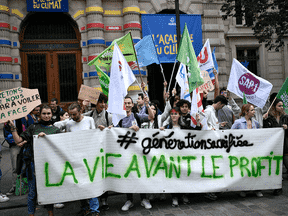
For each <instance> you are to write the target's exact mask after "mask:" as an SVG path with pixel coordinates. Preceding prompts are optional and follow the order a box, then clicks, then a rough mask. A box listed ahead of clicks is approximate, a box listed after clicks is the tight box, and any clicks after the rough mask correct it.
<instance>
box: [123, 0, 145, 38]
mask: <svg viewBox="0 0 288 216" xmlns="http://www.w3.org/2000/svg"><path fill="white" fill-rule="evenodd" d="M123 18H124V26H123V30H124V31H125V34H127V33H128V32H129V31H131V33H132V37H133V42H134V43H137V42H138V41H139V40H140V39H141V30H142V28H141V24H140V23H141V22H140V7H139V3H138V0H124V1H123Z"/></svg>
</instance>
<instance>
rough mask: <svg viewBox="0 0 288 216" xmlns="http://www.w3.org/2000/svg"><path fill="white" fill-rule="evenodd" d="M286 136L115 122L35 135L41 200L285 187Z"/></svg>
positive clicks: (280, 131) (270, 131) (271, 130)
mask: <svg viewBox="0 0 288 216" xmlns="http://www.w3.org/2000/svg"><path fill="white" fill-rule="evenodd" d="M283 141H284V130H283V129H282V128H269V129H257V132H255V130H253V129H252V130H225V131H191V130H178V131H177V132H175V131H173V130H169V129H166V130H164V131H160V130H157V129H140V130H139V131H138V132H135V131H133V130H130V129H125V128H112V129H104V130H103V131H100V130H99V129H95V130H85V131H78V132H73V133H64V134H55V135H48V136H45V137H40V138H37V136H34V160H35V169H36V176H37V193H38V201H39V202H40V203H41V204H48V203H58V202H67V201H72V200H79V199H87V198H92V197H98V196H100V195H101V194H102V193H104V192H105V191H108V190H110V191H115V192H120V193H206V192H221V191H225V192H226V191H245V190H264V189H277V188H281V187H282V160H283V155H282V154H283ZM79 143H81V145H80V144H79ZM139 185H141V187H139ZM171 185H173V187H171ZM91 188H93V190H91Z"/></svg>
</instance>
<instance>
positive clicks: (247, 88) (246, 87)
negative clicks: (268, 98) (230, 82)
mask: <svg viewBox="0 0 288 216" xmlns="http://www.w3.org/2000/svg"><path fill="white" fill-rule="evenodd" d="M238 86H239V89H240V91H242V92H244V93H245V94H246V95H252V94H255V93H256V92H257V90H258V89H259V86H260V81H259V80H258V79H257V78H256V77H254V76H253V75H252V74H250V73H246V74H243V75H242V76H241V77H240V78H239V80H238Z"/></svg>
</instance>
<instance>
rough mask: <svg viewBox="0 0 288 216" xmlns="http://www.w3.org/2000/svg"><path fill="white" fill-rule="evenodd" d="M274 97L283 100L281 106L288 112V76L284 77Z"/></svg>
mask: <svg viewBox="0 0 288 216" xmlns="http://www.w3.org/2000/svg"><path fill="white" fill-rule="evenodd" d="M276 97H277V98H278V99H281V100H282V101H283V107H284V109H285V112H286V113H287V114H288V78H286V80H285V82H284V84H283V85H282V87H281V89H280V91H279V92H278V94H277V96H276Z"/></svg>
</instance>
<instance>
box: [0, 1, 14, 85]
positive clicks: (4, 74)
mask: <svg viewBox="0 0 288 216" xmlns="http://www.w3.org/2000/svg"><path fill="white" fill-rule="evenodd" d="M9 17H10V10H9V7H8V2H7V0H0V30H1V31H0V91H1V90H5V89H10V88H13V87H14V82H13V81H14V74H13V73H12V58H11V39H10V23H9Z"/></svg>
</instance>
